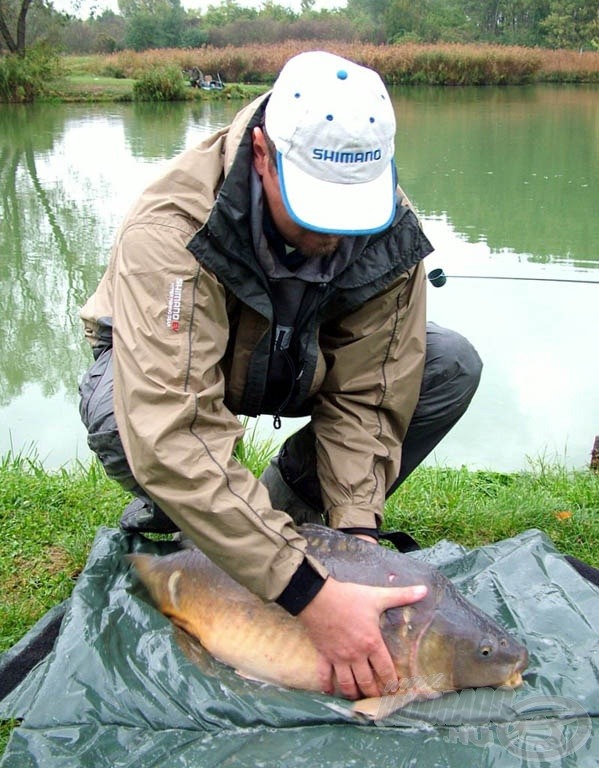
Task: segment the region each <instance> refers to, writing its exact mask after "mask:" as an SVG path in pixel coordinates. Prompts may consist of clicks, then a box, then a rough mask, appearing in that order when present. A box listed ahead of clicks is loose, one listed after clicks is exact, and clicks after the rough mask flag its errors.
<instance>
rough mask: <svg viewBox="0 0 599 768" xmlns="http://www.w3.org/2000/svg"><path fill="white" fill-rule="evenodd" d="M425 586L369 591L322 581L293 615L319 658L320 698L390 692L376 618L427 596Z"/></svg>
mask: <svg viewBox="0 0 599 768" xmlns="http://www.w3.org/2000/svg"><path fill="white" fill-rule="evenodd" d="M426 592H427V589H426V587H425V586H422V585H418V586H413V587H393V588H391V587H370V586H364V585H361V584H352V583H347V582H341V581H336V580H335V579H333V578H332V577H330V576H329V578H328V579H327V580H326V582H325V584H324V586H323V588H322V589H321V590H320V592H319V593H318V594H317V595H316V597H315V598H314V599H313V600H312V601H311V602H310V603H308V605H307V606H306V607H305V608H304V610H303V611H301V613H300V614H299V615H298V618H299V620H300V621H301V622H302V623H303V624H304V626H305V627H306V629H307V631H308V634H309V636H310V639H311V640H312V642H313V643H314V645H315V646H316V649H317V650H318V652H319V654H320V662H319V670H318V672H319V676H320V682H321V689H322V691H323V692H324V693H334V692H335V691H336V690H339V691H341V693H342V694H343V695H344V696H346V697H347V698H348V699H357V698H360V697H361V696H363V697H369V696H382V695H383V694H386V693H390V692H392V691H395V690H396V689H397V687H398V683H399V681H398V678H397V673H396V671H395V667H394V665H393V661H392V659H391V655H390V654H389V651H388V649H387V646H386V645H385V642H384V640H383V637H382V635H381V630H380V617H381V614H382V613H383V612H384V611H386V610H387V609H388V608H396V607H398V606H401V605H409V604H410V603H415V602H416V601H418V600H421V599H422V598H423V597H424V596H425V595H426Z"/></svg>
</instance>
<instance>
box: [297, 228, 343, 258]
mask: <svg viewBox="0 0 599 768" xmlns="http://www.w3.org/2000/svg"><path fill="white" fill-rule="evenodd" d="M340 241H341V237H340V236H339V235H324V234H322V233H320V232H311V231H309V230H304V231H303V232H302V233H301V234H300V235H299V236H298V237H297V238H296V242H295V243H291V245H293V247H294V248H297V249H298V251H299V252H300V253H301V254H302V256H304V257H305V258H307V259H322V258H326V257H327V256H332V254H333V253H335V251H336V250H337V246H338V245H339V243H340Z"/></svg>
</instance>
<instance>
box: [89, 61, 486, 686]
mask: <svg viewBox="0 0 599 768" xmlns="http://www.w3.org/2000/svg"><path fill="white" fill-rule="evenodd" d="M394 137H395V117H394V113H393V108H392V105H391V101H390V98H389V95H388V93H387V91H386V89H385V87H384V85H383V83H382V81H381V79H380V78H379V76H378V75H377V74H376V73H374V72H373V71H371V70H369V69H365V68H363V67H360V66H358V65H356V64H354V63H353V62H350V61H347V60H345V59H342V58H339V57H337V56H333V55H332V54H328V53H323V52H309V53H304V54H300V55H299V56H296V57H294V58H293V59H291V60H290V61H289V62H288V63H287V64H286V66H285V67H284V68H283V70H282V71H281V73H280V76H279V77H278V79H277V81H276V83H275V85H274V88H273V90H272V92H271V93H270V94H267V95H266V96H264V97H261V98H260V99H258V100H256V101H255V102H253V103H252V104H250V105H249V106H248V107H246V108H245V109H243V110H242V111H241V112H240V113H239V115H238V116H237V117H236V119H235V120H234V122H233V123H232V125H231V126H229V127H228V128H226V129H223V130H221V131H220V132H218V133H217V134H215V135H213V136H211V137H210V138H209V139H207V140H205V141H203V142H202V143H201V144H200V145H199V146H197V147H195V148H194V149H191V150H189V151H187V152H185V153H184V154H183V155H182V156H181V157H179V158H177V159H176V161H175V162H174V164H173V165H172V166H171V168H170V169H169V170H168V171H167V172H166V174H165V175H164V176H163V177H162V178H161V179H159V180H158V181H156V182H155V183H154V184H153V185H151V186H150V187H149V188H148V189H147V190H146V191H145V193H144V194H143V195H142V196H141V198H140V200H139V201H138V202H137V204H136V205H135V206H134V207H133V210H132V211H131V212H130V213H129V215H128V217H127V219H126V221H125V222H124V224H123V226H122V227H121V229H120V231H119V234H118V236H117V238H116V242H115V245H114V248H113V252H112V256H111V259H110V263H109V266H108V269H107V272H106V274H105V276H104V278H103V279H102V281H101V283H100V286H99V287H98V290H97V291H96V293H95V294H94V295H93V296H92V297H91V299H90V300H89V301H88V303H87V304H86V306H85V307H84V309H83V311H82V318H83V321H84V325H85V332H86V335H87V337H88V339H89V341H90V342H91V344H92V346H93V350H94V357H95V363H94V365H93V366H92V367H91V369H90V371H88V373H87V374H86V376H85V377H84V379H83V381H82V384H81V413H82V417H83V420H84V422H85V423H86V425H87V427H88V430H89V444H90V446H91V448H92V449H93V450H95V451H96V452H97V453H98V455H99V457H100V459H101V460H102V461H103V463H104V466H105V468H106V471H107V473H108V474H109V475H110V476H111V477H113V478H115V479H117V480H118V481H119V482H120V483H121V484H122V485H123V486H124V487H125V488H127V489H129V490H131V491H133V492H134V493H135V494H136V495H137V496H138V497H139V499H140V500H141V501H138V502H136V503H134V504H133V505H130V508H129V509H128V511H126V513H125V515H124V517H123V521H122V526H123V527H124V528H125V529H126V530H138V531H149V530H176V529H181V530H182V531H183V532H184V533H185V534H186V535H187V536H188V537H190V538H191V539H192V540H193V541H194V542H195V543H196V544H197V546H198V547H200V548H201V549H202V550H203V551H204V552H205V553H206V554H207V555H208V556H209V557H211V558H212V559H213V560H214V561H215V562H217V563H218V564H219V565H221V567H223V568H224V570H226V571H227V572H229V573H230V574H231V575H232V576H233V577H234V578H236V579H237V580H238V581H240V582H241V583H243V584H245V585H246V586H247V587H248V588H249V589H251V590H252V591H253V592H255V593H256V594H257V595H259V596H260V597H262V598H263V599H265V600H276V601H277V602H278V603H279V604H280V605H282V606H283V607H284V608H286V609H287V610H288V611H290V612H291V613H293V614H295V615H298V616H299V619H300V620H301V621H302V622H303V623H304V625H305V626H306V628H307V631H308V633H309V634H310V636H311V638H312V640H313V641H314V643H315V645H316V647H317V648H318V649H319V651H320V653H321V670H320V673H321V682H322V689H323V691H333V690H334V689H337V690H340V691H341V692H342V693H343V694H344V695H345V696H347V697H350V698H356V697H358V696H359V695H365V696H375V695H378V694H380V693H382V692H383V691H384V690H392V689H393V688H394V687H395V686H396V685H397V682H398V681H397V676H396V673H395V671H394V669H393V666H392V663H391V659H390V656H389V653H388V651H387V649H386V647H385V645H384V643H383V641H382V638H381V634H380V630H379V621H380V615H381V613H382V611H384V610H386V609H387V608H389V607H392V606H397V605H402V604H406V603H410V602H414V601H416V600H418V599H420V598H421V597H422V596H423V594H424V588H420V587H418V586H415V587H413V588H408V589H377V588H371V587H364V586H359V585H355V584H342V583H339V582H337V581H335V580H334V579H333V578H331V577H328V575H327V573H326V571H325V569H324V568H323V567H322V565H321V564H320V563H318V562H317V561H315V560H314V559H313V558H311V557H309V556H307V555H306V554H305V549H306V542H305V540H304V539H303V537H302V535H301V532H299V531H298V529H297V527H296V524H298V523H302V522H306V521H312V522H313V521H319V522H323V521H324V522H326V524H328V525H330V526H332V527H335V528H339V529H342V530H344V531H346V532H347V533H348V534H350V535H351V534H353V535H360V536H363V537H365V538H367V539H370V540H372V542H373V543H374V542H376V541H377V537H378V528H379V525H380V523H381V519H382V513H383V505H384V501H385V497H386V496H387V495H389V493H391V492H392V491H393V490H394V489H395V488H396V487H397V485H398V484H399V483H400V482H401V481H402V480H403V479H405V477H406V476H407V475H408V474H409V473H410V472H411V471H412V469H414V467H415V466H417V465H418V464H419V463H420V462H421V461H422V459H423V458H424V457H425V456H426V455H427V454H428V453H429V452H430V451H431V450H432V449H433V447H434V446H435V445H436V444H437V442H438V441H439V440H440V439H441V438H442V437H443V435H444V434H445V433H446V432H447V431H448V430H449V429H450V428H451V426H452V425H453V424H454V423H455V422H456V421H457V420H458V418H459V417H460V416H461V415H462V414H463V412H464V411H465V409H466V408H467V406H468V403H469V401H470V399H471V397H472V395H473V394H474V391H475V389H476V386H477V384H478V379H479V375H480V361H479V359H478V356H477V355H476V352H475V351H474V350H473V349H472V347H471V346H470V345H469V343H468V342H467V341H466V340H465V339H463V338H462V337H461V336H458V335H457V334H454V333H451V332H449V331H445V330H443V329H441V328H438V327H436V326H432V325H429V328H428V333H427V329H426V322H425V280H424V271H423V264H422V259H423V258H424V257H425V256H426V255H427V254H428V253H429V252H430V251H431V250H432V248H431V246H430V244H429V242H428V240H427V239H426V237H425V236H424V234H423V233H422V231H421V228H420V226H419V224H418V221H417V219H416V216H415V215H414V213H413V211H412V210H411V208H410V207H409V204H408V203H407V200H406V199H405V198H404V197H403V194H402V193H401V190H399V188H398V187H397V186H396V180H395V169H394V163H393V156H394ZM425 362H426V365H425ZM423 371H424V374H423ZM113 376H114V391H113ZM260 413H270V414H272V415H273V418H274V423H275V426H277V425H278V424H279V422H280V417H281V416H309V417H310V421H309V423H308V424H307V425H306V426H304V428H303V429H301V430H299V432H297V433H296V434H295V435H293V436H292V437H291V438H289V439H288V440H287V441H286V443H285V444H284V446H283V447H282V449H281V452H280V454H279V456H278V457H277V459H276V460H275V461H274V462H273V463H272V464H271V466H270V467H269V468H268V469H267V471H266V472H265V474H264V475H263V477H262V478H261V480H262V482H259V481H258V480H256V479H255V478H254V477H253V476H252V475H251V473H250V472H249V471H248V470H246V469H245V468H244V467H242V466H240V465H239V463H238V462H237V461H236V460H235V459H234V457H233V453H234V449H235V445H236V443H237V441H238V440H239V439H240V437H241V435H242V432H243V429H242V427H241V425H240V422H239V420H238V418H237V415H239V414H246V415H251V416H255V415H257V414H260Z"/></svg>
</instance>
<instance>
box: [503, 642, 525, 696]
mask: <svg viewBox="0 0 599 768" xmlns="http://www.w3.org/2000/svg"><path fill="white" fill-rule="evenodd" d="M527 666H528V653H527V651H526V649H524V650H523V652H522V655H521V656H520V658H519V659H518V661H517V662H516V664H515V666H514V669H513V671H512V674H511V675H510V676H509V677H508V679H507V680H506V681H505V682H504V683H503V685H502V686H501V687H502V688H519V687H520V686H521V685H522V683H523V680H522V672H524V670H525V669H526V667H527Z"/></svg>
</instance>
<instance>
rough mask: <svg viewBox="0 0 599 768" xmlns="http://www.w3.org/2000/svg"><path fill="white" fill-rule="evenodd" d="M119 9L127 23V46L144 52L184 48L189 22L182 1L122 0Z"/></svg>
mask: <svg viewBox="0 0 599 768" xmlns="http://www.w3.org/2000/svg"><path fill="white" fill-rule="evenodd" d="M119 8H120V10H121V13H122V14H123V16H124V18H125V20H126V22H127V31H126V34H125V44H126V45H127V46H129V47H131V48H134V49H135V50H136V51H141V50H144V49H146V48H176V47H177V46H179V45H180V44H181V40H182V38H183V32H184V28H185V19H186V13H185V10H184V9H183V7H182V5H181V0H119Z"/></svg>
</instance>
